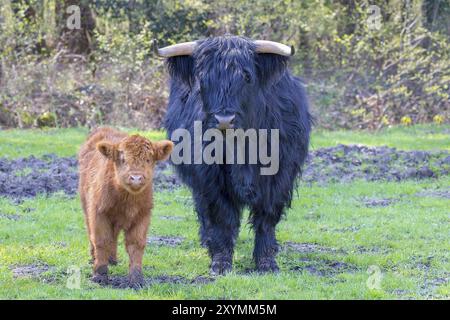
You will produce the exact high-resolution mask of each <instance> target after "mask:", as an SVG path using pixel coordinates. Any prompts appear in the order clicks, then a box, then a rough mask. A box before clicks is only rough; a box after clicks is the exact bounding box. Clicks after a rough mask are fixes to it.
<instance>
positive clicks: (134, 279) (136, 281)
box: [128, 270, 145, 290]
mask: <svg viewBox="0 0 450 320" xmlns="http://www.w3.org/2000/svg"><path fill="white" fill-rule="evenodd" d="M144 285H145V281H144V275H143V274H142V272H141V271H138V270H134V271H132V272H130V275H129V276H128V287H130V288H132V289H135V290H139V289H142V288H143V287H144Z"/></svg>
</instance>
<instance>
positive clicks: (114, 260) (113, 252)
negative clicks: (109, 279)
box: [108, 225, 120, 266]
mask: <svg viewBox="0 0 450 320" xmlns="http://www.w3.org/2000/svg"><path fill="white" fill-rule="evenodd" d="M119 233H120V228H119V227H118V225H114V226H113V234H112V244H111V253H110V255H109V259H108V260H109V261H108V262H109V264H110V265H113V266H115V265H117V261H118V259H117V240H118V238H119Z"/></svg>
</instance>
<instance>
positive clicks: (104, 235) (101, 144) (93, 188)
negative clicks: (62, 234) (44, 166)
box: [78, 128, 173, 287]
mask: <svg viewBox="0 0 450 320" xmlns="http://www.w3.org/2000/svg"><path fill="white" fill-rule="evenodd" d="M172 149H173V143H172V142H171V141H167V140H166V141H160V142H152V141H150V140H148V139H146V138H144V137H142V136H139V135H132V136H130V135H128V134H126V133H123V132H120V131H117V130H115V129H112V128H99V129H97V130H95V131H94V132H92V133H91V134H90V135H89V137H88V139H87V141H86V142H85V143H84V144H83V146H82V147H81V150H80V153H79V158H78V160H79V170H80V184H79V191H80V197H81V203H82V206H83V211H84V215H85V220H86V226H87V230H88V235H89V241H90V246H91V255H92V258H93V261H94V272H93V277H92V280H93V281H95V282H99V283H106V282H108V264H115V263H117V238H118V236H119V233H120V231H121V230H123V231H124V232H125V246H126V250H127V252H128V255H129V258H130V266H129V285H130V286H131V287H140V286H142V284H143V275H142V258H143V255H144V249H145V245H146V239H147V230H148V226H149V224H150V218H151V210H152V207H153V190H152V187H153V182H152V180H153V170H154V166H155V163H156V162H157V161H160V160H164V159H166V158H167V157H168V156H169V155H170V153H171V152H172Z"/></svg>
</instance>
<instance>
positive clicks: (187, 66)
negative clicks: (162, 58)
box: [166, 56, 194, 86]
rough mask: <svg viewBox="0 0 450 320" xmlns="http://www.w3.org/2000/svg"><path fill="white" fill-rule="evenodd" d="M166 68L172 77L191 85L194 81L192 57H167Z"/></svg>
mask: <svg viewBox="0 0 450 320" xmlns="http://www.w3.org/2000/svg"><path fill="white" fill-rule="evenodd" d="M166 63H167V68H168V70H169V74H170V76H171V77H172V79H178V80H181V81H183V82H184V83H186V84H187V85H189V86H190V85H191V84H192V83H193V82H194V58H192V56H175V57H170V58H168V59H167V62H166Z"/></svg>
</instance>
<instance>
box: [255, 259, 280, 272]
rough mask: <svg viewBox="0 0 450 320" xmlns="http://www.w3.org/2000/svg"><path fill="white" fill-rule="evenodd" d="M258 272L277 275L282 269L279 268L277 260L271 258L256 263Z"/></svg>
mask: <svg viewBox="0 0 450 320" xmlns="http://www.w3.org/2000/svg"><path fill="white" fill-rule="evenodd" d="M256 270H257V271H258V272H260V273H268V272H274V273H277V272H279V271H280V268H278V265H277V262H276V261H275V258H272V257H270V258H262V259H259V260H258V261H257V262H256Z"/></svg>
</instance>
